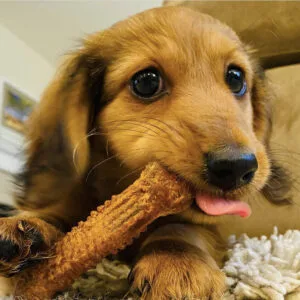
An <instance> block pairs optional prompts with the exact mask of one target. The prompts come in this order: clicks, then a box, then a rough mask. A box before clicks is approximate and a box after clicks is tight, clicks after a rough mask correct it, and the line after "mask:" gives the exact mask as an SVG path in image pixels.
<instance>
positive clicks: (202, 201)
mask: <svg viewBox="0 0 300 300" xmlns="http://www.w3.org/2000/svg"><path fill="white" fill-rule="evenodd" d="M194 203H195V206H197V208H198V209H200V210H201V211H202V212H204V213H205V214H207V215H209V216H223V215H238V216H240V217H242V218H247V217H249V216H250V215H251V208H250V206H249V205H248V204H247V203H246V202H243V201H239V200H230V199H225V198H222V197H214V196H210V195H205V194H203V193H200V192H198V193H196V196H195V201H194Z"/></svg>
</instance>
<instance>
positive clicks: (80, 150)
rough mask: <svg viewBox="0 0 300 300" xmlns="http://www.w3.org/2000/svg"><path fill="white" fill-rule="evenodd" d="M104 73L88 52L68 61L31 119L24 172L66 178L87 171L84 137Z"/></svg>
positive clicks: (91, 120)
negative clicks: (55, 173)
mask: <svg viewBox="0 0 300 300" xmlns="http://www.w3.org/2000/svg"><path fill="white" fill-rule="evenodd" d="M103 74H104V66H103V64H102V63H101V61H100V60H99V59H95V58H92V57H90V56H89V55H88V54H87V53H80V52H77V53H75V54H72V55H71V56H70V57H69V58H68V60H67V62H66V63H65V64H64V65H63V67H62V69H61V70H60V71H59V72H58V73H57V75H56V77H55V78H54V80H53V81H52V82H51V83H50V85H49V86H48V88H47V89H46V91H45V93H44V95H43V96H42V100H41V103H40V104H39V106H38V107H37V110H36V111H35V112H34V113H33V115H32V117H31V120H30V123H29V133H28V138H29V147H28V161H27V166H26V167H27V169H34V170H36V171H38V169H41V168H42V169H45V168H47V169H49V170H51V169H52V170H56V171H58V172H63V173H68V175H71V174H75V173H76V174H77V175H81V174H82V173H83V172H84V171H85V170H86V168H87V166H88V162H89V144H88V139H87V138H86V135H87V133H88V131H89V130H91V128H92V126H93V123H94V121H95V120H94V119H95V115H96V114H97V112H98V111H97V110H98V108H99V103H100V100H101V99H100V98H101V95H100V94H101V86H102V84H103ZM74 170H75V171H76V172H74Z"/></svg>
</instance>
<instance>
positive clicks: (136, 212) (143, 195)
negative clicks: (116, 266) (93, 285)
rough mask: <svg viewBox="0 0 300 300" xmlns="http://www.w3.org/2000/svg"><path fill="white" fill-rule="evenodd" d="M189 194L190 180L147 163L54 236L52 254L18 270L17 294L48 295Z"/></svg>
mask: <svg viewBox="0 0 300 300" xmlns="http://www.w3.org/2000/svg"><path fill="white" fill-rule="evenodd" d="M191 199H192V196H191V193H190V192H189V188H188V186H187V185H186V184H185V183H184V182H183V181H181V180H180V179H178V178H177V177H176V175H174V174H170V173H169V172H168V171H166V170H165V169H164V168H162V167H161V166H160V165H159V164H158V163H151V164H149V165H148V166H147V167H146V168H145V170H144V171H143V172H142V174H141V176H140V178H139V179H137V180H136V181H135V182H134V183H133V184H132V185H130V186H129V187H128V188H127V189H126V190H124V191H123V192H122V193H121V194H119V195H117V196H113V197H112V199H111V200H110V201H106V202H105V204H104V205H103V206H99V207H98V208H97V211H93V212H91V214H90V216H89V217H88V218H87V220H86V221H85V222H80V223H79V224H78V226H77V227H74V228H73V229H72V230H71V232H69V233H67V234H66V235H65V237H64V238H62V239H61V240H60V241H58V242H57V243H56V245H55V248H54V254H53V256H51V258H49V259H48V260H47V261H45V262H43V263H41V264H39V265H37V266H36V267H34V268H32V269H29V270H28V271H26V272H24V273H22V274H21V275H20V278H19V280H18V283H17V286H16V289H15V296H21V297H23V298H24V299H30V300H33V299H43V300H44V299H50V298H51V297H52V296H53V295H54V294H55V292H58V291H62V290H64V289H65V288H67V287H68V286H69V285H70V284H72V282H73V281H74V280H75V279H76V278H77V277H79V276H80V275H81V274H82V273H84V272H85V271H87V270H88V269H90V268H91V267H94V266H95V265H96V264H97V263H98V262H99V261H100V260H101V259H102V258H104V257H105V256H107V255H108V254H115V253H117V252H118V251H119V250H121V249H123V248H125V247H126V246H127V245H129V244H130V243H132V240H133V238H135V237H138V236H139V234H140V233H141V232H143V231H144V230H145V229H146V227H147V225H149V224H150V223H151V222H153V221H154V220H155V219H157V218H158V217H161V216H165V215H168V214H174V213H178V212H180V211H183V210H184V209H186V208H187V207H188V206H189V205H190V203H191Z"/></svg>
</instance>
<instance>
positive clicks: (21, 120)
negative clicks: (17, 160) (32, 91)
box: [0, 78, 37, 145]
mask: <svg viewBox="0 0 300 300" xmlns="http://www.w3.org/2000/svg"><path fill="white" fill-rule="evenodd" d="M36 103H37V102H36V100H35V99H34V98H33V97H32V96H30V95H29V94H28V93H27V92H25V91H23V90H22V89H20V88H19V87H17V86H16V85H14V84H12V83H10V82H9V81H8V80H5V79H4V78H0V136H1V138H2V139H4V140H6V141H7V142H10V143H12V144H15V145H20V144H21V143H22V142H23V141H24V133H25V131H26V121H27V120H28V118H29V116H30V114H31V113H32V111H33V109H34V107H35V106H36Z"/></svg>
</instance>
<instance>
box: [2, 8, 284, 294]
mask: <svg viewBox="0 0 300 300" xmlns="http://www.w3.org/2000/svg"><path fill="white" fill-rule="evenodd" d="M229 64H235V65H238V66H240V67H241V68H243V69H244V70H245V74H246V80H247V84H248V93H247V94H246V95H245V96H244V98H243V99H242V100H237V99H236V98H235V97H234V96H233V95H232V93H231V91H230V90H229V89H228V87H227V86H226V83H225V82H224V69H225V68H226V67H227V66H228V65H229ZM149 66H154V67H157V68H158V69H159V70H160V71H161V72H162V73H163V74H164V76H165V78H166V85H167V92H166V93H165V94H164V95H163V96H162V97H161V98H160V99H159V100H158V101H155V102H152V103H151V104H145V103H143V102H142V101H140V100H139V99H137V98H136V97H134V96H133V95H132V93H131V91H130V89H129V87H128V82H129V81H130V78H131V77H132V76H133V75H134V74H135V73H136V72H137V71H139V70H142V69H144V68H146V67H149ZM268 92H269V90H268V87H267V85H266V82H265V79H264V76H263V73H262V71H261V70H260V69H259V67H258V65H257V64H256V63H255V62H254V61H253V60H252V59H251V58H250V56H249V54H248V50H247V47H245V46H244V45H243V44H242V43H241V42H240V40H239V39H238V37H237V36H236V34H235V33H234V32H233V31H232V30H231V29H230V28H228V27H227V26H225V25H224V24H222V23H220V22H218V21H217V20H215V19H213V18H211V17H209V16H207V15H202V14H199V13H196V12H194V11H191V10H188V9H184V8H176V7H168V8H159V9H154V10H150V11H147V12H144V13H142V14H139V15H136V16H134V17H132V18H130V19H128V20H125V21H123V22H119V23H117V24H116V25H114V26H113V27H111V28H110V29H108V30H106V31H104V32H102V33H97V34H94V35H91V36H89V37H87V38H86V40H85V41H84V43H83V45H82V47H81V48H80V49H78V50H77V51H75V52H74V53H72V54H70V56H69V58H68V60H67V62H66V63H65V65H64V66H63V67H62V69H61V70H59V72H58V74H57V76H56V77H55V79H54V81H53V82H52V83H51V84H50V85H49V87H48V88H47V90H46V91H45V93H44V95H43V99H42V101H41V104H40V105H39V108H38V109H37V110H36V111H35V113H34V114H33V116H32V119H31V123H30V127H29V134H28V138H29V145H28V153H27V154H28V160H27V164H26V170H25V172H24V174H23V176H22V178H21V182H22V185H23V186H22V191H21V193H20V194H19V196H18V198H17V202H18V208H19V210H20V212H21V213H20V214H19V215H17V216H15V217H12V219H2V220H1V224H0V232H4V231H5V230H6V226H8V224H9V222H11V221H12V220H14V221H13V222H18V221H20V220H23V219H24V217H23V212H24V211H26V212H31V213H33V214H34V217H32V218H29V219H28V218H26V221H27V222H28V223H30V224H33V225H35V226H36V228H38V229H39V231H40V232H41V234H42V235H43V234H44V232H45V231H47V230H48V229H47V228H48V226H51V228H53V227H52V225H54V226H56V227H57V228H58V229H60V230H61V231H66V230H69V229H70V227H71V226H73V225H75V224H76V222H78V221H79V220H82V219H84V218H85V217H86V216H87V215H88V213H89V211H90V210H92V209H94V208H95V207H96V206H98V205H99V204H100V203H102V202H103V201H104V200H106V199H109V198H110V196H111V195H112V194H115V193H118V192H120V191H121V190H123V189H124V188H125V187H126V186H127V185H128V184H130V183H131V182H132V180H133V179H134V178H135V177H136V176H138V173H139V171H140V170H141V169H142V168H143V167H144V166H145V165H146V164H147V163H148V162H149V161H152V160H158V161H160V162H162V163H163V164H164V165H165V166H167V167H168V168H170V169H171V170H173V171H175V172H176V173H178V174H179V175H180V176H181V177H183V178H185V179H186V180H187V181H188V182H190V183H191V185H192V186H193V187H194V188H196V189H197V190H200V191H205V193H210V194H213V195H220V194H221V192H220V191H218V190H217V189H215V188H213V187H211V186H210V185H208V184H207V183H206V182H205V181H204V180H201V179H200V176H198V173H199V172H200V170H201V169H203V168H204V161H203V160H204V158H203V155H204V153H206V152H208V151H210V150H211V149H216V148H222V149H223V148H226V147H227V146H228V145H235V146H236V147H242V148H245V149H248V150H249V151H251V152H253V153H255V154H256V157H257V160H258V170H257V172H256V174H255V177H254V179H253V181H252V182H251V184H249V185H246V186H244V187H242V188H239V189H236V190H234V191H231V192H227V193H226V194H224V195H223V196H226V197H232V198H237V197H244V196H245V195H249V194H251V195H252V194H257V193H264V194H265V195H267V196H268V200H269V201H270V202H274V203H281V202H285V200H287V195H286V190H284V189H283V188H284V183H279V184H278V185H277V189H276V190H275V189H274V190H272V189H270V185H269V184H267V182H270V181H271V180H272V178H274V176H275V177H276V173H275V172H278V171H280V169H279V167H276V166H275V165H274V162H273V161H272V160H271V158H270V155H269V153H268V150H269V147H268V141H269V137H270V130H271V116H270V104H269V100H270V99H269V98H270V95H269V94H268ZM225 129H226V130H225ZM37 216H38V217H40V218H41V219H43V220H44V221H41V220H37V219H36V217H37ZM226 218H227V217H224V218H223V217H212V216H207V215H205V214H204V213H202V212H200V210H197V209H195V208H193V207H191V208H190V209H189V210H187V211H185V212H183V213H182V214H181V215H179V216H175V217H172V218H169V219H165V220H163V221H162V223H163V224H164V226H162V227H160V226H158V225H157V226H156V229H155V230H154V229H153V230H152V231H153V233H152V234H149V236H147V237H145V240H144V242H143V243H142V245H141V247H140V250H139V249H138V246H136V247H135V248H134V247H132V248H131V250H132V251H135V253H136V254H138V256H137V257H138V259H136V263H135V266H134V268H133V271H132V278H131V279H132V290H133V291H136V290H139V291H140V293H141V295H142V296H143V298H145V299H149V298H151V299H168V298H170V297H171V298H176V299H182V298H183V297H188V299H192V298H193V297H194V298H196V299H219V298H220V295H221V294H222V291H223V288H224V281H223V275H222V273H221V272H220V270H219V269H218V267H217V263H218V264H219V265H220V263H221V259H222V245H221V240H220V238H219V237H218V230H217V229H218V224H219V223H222V220H226ZM232 218H234V217H232ZM180 222H182V224H181V225H178V224H176V225H174V224H173V223H180ZM168 223H169V224H168ZM187 223H189V224H187ZM50 224H52V225H50ZM166 224H168V225H166ZM192 224H194V225H192ZM195 224H196V225H195ZM208 224H214V225H213V226H210V225H208ZM49 228H50V227H49ZM47 232H50V231H49V230H48V231H47ZM15 234H16V233H14V232H13V231H10V232H9V233H8V234H5V235H4V236H3V237H4V238H5V239H10V240H13V241H15ZM58 235H59V234H58V232H57V231H56V230H54V231H53V236H52V239H53V240H55V238H56V237H57V236H58ZM44 239H45V240H47V241H48V240H49V237H48V238H47V239H46V237H45V236H44ZM50 240H51V238H50ZM17 244H18V245H21V244H20V243H18V241H17ZM133 249H134V250H133ZM14 259H15V258H14ZM15 261H16V259H15V260H14V262H15ZM216 262H217V263H216ZM3 271H4V270H3ZM5 272H6V273H9V272H7V271H6V270H5ZM5 272H4V273H5ZM149 286H150V287H149ZM166 287H167V288H166Z"/></svg>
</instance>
